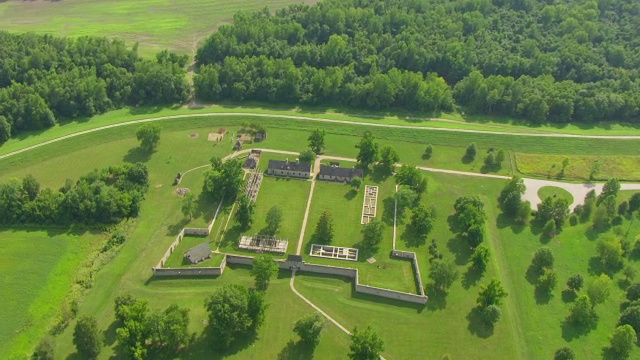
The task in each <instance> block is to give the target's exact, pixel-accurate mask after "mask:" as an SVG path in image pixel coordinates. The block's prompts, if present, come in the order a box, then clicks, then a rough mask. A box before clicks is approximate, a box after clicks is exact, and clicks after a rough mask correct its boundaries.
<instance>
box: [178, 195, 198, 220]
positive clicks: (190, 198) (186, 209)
mask: <svg viewBox="0 0 640 360" xmlns="http://www.w3.org/2000/svg"><path fill="white" fill-rule="evenodd" d="M196 208H197V204H196V201H195V196H194V195H193V192H192V191H187V192H186V193H185V194H184V197H183V198H182V208H181V209H182V215H184V216H188V217H189V220H191V219H193V213H195V212H196Z"/></svg>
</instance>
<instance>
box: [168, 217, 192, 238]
mask: <svg viewBox="0 0 640 360" xmlns="http://www.w3.org/2000/svg"><path fill="white" fill-rule="evenodd" d="M188 223H189V219H187V218H182V219H181V220H180V221H178V222H177V223H175V224H173V225H169V226H167V236H177V235H178V234H179V233H180V231H182V229H184V227H185V226H187V224H188Z"/></svg>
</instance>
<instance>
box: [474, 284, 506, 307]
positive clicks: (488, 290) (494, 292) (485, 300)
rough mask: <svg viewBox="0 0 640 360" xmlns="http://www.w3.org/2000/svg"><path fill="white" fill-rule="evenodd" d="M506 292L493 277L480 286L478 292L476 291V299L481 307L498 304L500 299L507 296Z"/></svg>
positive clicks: (500, 301)
mask: <svg viewBox="0 0 640 360" xmlns="http://www.w3.org/2000/svg"><path fill="white" fill-rule="evenodd" d="M507 295H508V293H507V291H506V290H505V289H504V287H503V286H502V284H501V283H500V281H499V280H498V279H496V278H493V279H491V280H490V281H489V283H487V284H483V285H482V286H480V292H479V293H478V299H477V300H476V301H477V303H478V305H479V306H480V307H481V308H486V307H487V306H489V305H498V306H499V305H500V304H501V303H502V299H503V298H505V297H507Z"/></svg>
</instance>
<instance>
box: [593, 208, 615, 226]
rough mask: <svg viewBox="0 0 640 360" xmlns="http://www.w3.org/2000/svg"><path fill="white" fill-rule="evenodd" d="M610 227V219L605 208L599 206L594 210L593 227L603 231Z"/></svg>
mask: <svg viewBox="0 0 640 360" xmlns="http://www.w3.org/2000/svg"><path fill="white" fill-rule="evenodd" d="M609 225H611V217H609V214H608V212H607V208H606V207H605V206H604V204H601V205H600V206H598V207H597V208H596V211H595V213H594V215H593V227H594V228H595V229H598V230H604V229H606V228H608V227H609Z"/></svg>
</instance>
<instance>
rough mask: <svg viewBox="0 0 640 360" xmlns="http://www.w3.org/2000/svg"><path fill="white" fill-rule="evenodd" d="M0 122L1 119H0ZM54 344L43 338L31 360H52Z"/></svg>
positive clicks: (50, 339)
mask: <svg viewBox="0 0 640 360" xmlns="http://www.w3.org/2000/svg"><path fill="white" fill-rule="evenodd" d="M0 121H1V119H0ZM54 355H55V342H54V340H53V337H52V336H45V337H44V338H43V339H42V340H40V342H39V343H38V345H37V346H36V349H35V350H34V351H33V354H32V356H31V360H53V359H54V358H55V357H54Z"/></svg>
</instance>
